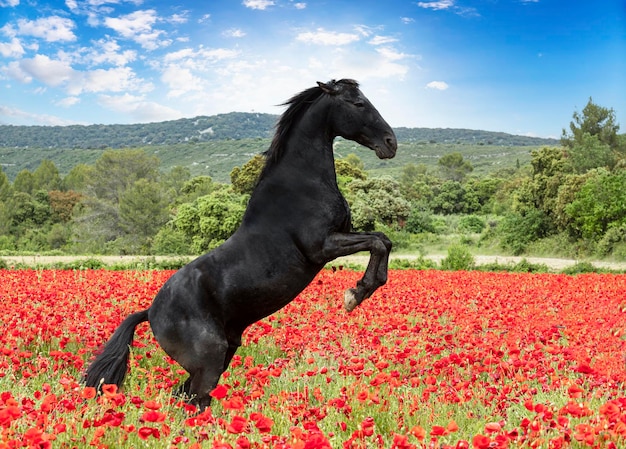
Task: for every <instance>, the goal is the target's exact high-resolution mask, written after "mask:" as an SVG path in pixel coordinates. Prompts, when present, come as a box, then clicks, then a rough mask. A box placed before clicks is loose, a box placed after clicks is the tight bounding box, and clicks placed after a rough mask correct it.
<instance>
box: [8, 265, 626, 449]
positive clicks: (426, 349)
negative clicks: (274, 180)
mask: <svg viewBox="0 0 626 449" xmlns="http://www.w3.org/2000/svg"><path fill="white" fill-rule="evenodd" d="M172 273H173V272H172V271H145V270H126V271H110V270H51V269H38V270H27V269H25V270H6V269H5V270H0V298H1V301H2V309H1V310H0V323H1V325H2V328H3V329H4V331H3V333H2V337H1V340H0V366H1V367H2V369H1V370H0V448H8V447H11V448H13V447H60V448H72V447H88V446H94V447H100V448H106V447H109V448H119V447H150V448H160V447H163V448H166V447H167V448H171V447H181V448H198V447H209V448H232V449H234V448H299V449H301V448H342V447H343V448H469V447H473V448H481V449H483V448H484V449H486V448H494V447H495V448H507V447H509V448H512V447H515V448H518V447H519V448H565V447H572V448H586V447H598V448H617V447H624V445H625V444H626V393H625V390H624V382H625V381H626V370H625V366H624V351H625V349H626V345H625V338H626V325H625V322H626V321H625V320H624V318H625V317H624V315H625V313H626V302H625V300H624V298H626V276H625V275H612V274H588V275H579V276H567V275H563V274H528V273H526V274H520V273H516V274H513V273H484V272H464V271H458V272H445V271H436V270H426V271H417V270H403V271H396V270H394V271H392V272H391V273H390V280H389V282H388V284H387V285H386V286H385V287H383V288H382V289H380V290H378V291H377V292H376V293H375V294H374V295H373V297H371V298H369V299H368V300H367V301H365V302H364V303H363V304H362V305H361V306H360V307H358V308H357V309H356V310H355V311H354V312H352V313H351V314H347V313H346V312H345V311H344V310H343V309H342V299H341V298H342V296H343V291H344V290H345V289H346V288H349V287H351V286H353V285H354V283H355V282H356V281H357V279H358V278H359V277H360V273H358V272H354V271H349V270H338V269H334V270H330V269H329V270H324V271H322V273H320V275H319V276H318V277H317V278H316V279H315V280H314V281H313V282H312V283H311V285H310V286H309V287H308V288H307V289H306V290H305V291H304V292H303V293H302V294H301V295H300V296H299V297H298V298H296V300H294V301H293V302H292V303H291V304H289V305H288V306H287V307H285V308H284V309H282V310H281V311H279V312H278V313H276V314H275V315H273V316H270V317H268V318H267V319H265V320H263V321H261V322H259V323H257V324H255V325H253V326H251V327H250V328H249V329H248V330H247V331H246V333H245V335H244V344H243V346H242V347H241V348H240V350H239V352H238V354H237V355H236V356H235V358H234V360H233V363H232V365H231V367H230V369H229V370H228V371H227V372H226V373H225V375H224V376H223V379H222V381H221V383H220V386H219V387H218V388H217V389H216V390H215V391H214V392H213V396H214V398H215V399H214V401H213V405H212V407H211V409H210V410H207V411H205V412H204V413H201V414H197V412H196V411H195V410H193V408H192V407H190V406H188V405H186V403H185V402H184V401H182V400H181V399H179V398H177V397H176V396H174V395H172V392H173V390H174V389H175V387H176V386H177V385H178V384H180V382H181V381H182V380H184V378H185V376H184V372H183V370H181V368H180V367H179V366H178V365H177V364H176V363H175V362H174V361H173V360H171V359H170V358H169V357H167V355H165V354H164V353H163V352H162V350H161V349H160V348H159V347H158V346H157V344H156V343H155V341H154V339H153V337H152V333H151V332H150V330H149V327H148V326H147V325H145V326H143V325H142V326H140V327H139V328H138V332H137V334H136V339H135V342H134V343H133V348H132V354H133V356H132V358H131V363H130V365H131V366H130V374H129V376H128V377H127V379H126V382H125V385H124V388H123V390H121V391H117V390H116V389H115V388H112V387H107V386H105V388H104V394H103V395H101V396H95V391H94V390H93V389H90V388H84V387H83V386H81V384H80V377H81V373H82V372H83V370H84V368H85V366H86V363H87V362H88V360H89V358H90V357H91V356H92V354H93V352H94V351H96V350H97V348H98V347H99V346H100V345H101V344H102V343H104V341H105V340H106V339H107V338H108V337H109V336H110V335H111V333H112V332H113V330H114V329H115V328H116V327H117V325H118V324H119V323H120V322H121V320H122V319H123V318H124V317H125V316H126V315H128V314H129V313H131V312H133V311H136V310H138V309H140V308H145V307H147V306H149V304H150V302H151V300H152V298H153V297H154V295H155V294H156V292H157V291H158V289H159V288H160V286H161V285H162V284H163V283H164V282H165V280H167V278H168V277H169V276H171V274H172Z"/></svg>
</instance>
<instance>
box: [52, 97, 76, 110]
mask: <svg viewBox="0 0 626 449" xmlns="http://www.w3.org/2000/svg"><path fill="white" fill-rule="evenodd" d="M78 103H80V98H78V97H65V98H63V99H62V100H59V101H57V102H56V103H55V104H56V105H57V106H61V107H63V108H69V107H70V106H74V105H75V104H78Z"/></svg>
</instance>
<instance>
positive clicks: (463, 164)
mask: <svg viewBox="0 0 626 449" xmlns="http://www.w3.org/2000/svg"><path fill="white" fill-rule="evenodd" d="M438 165H439V170H440V171H441V175H442V177H443V178H444V179H448V180H452V181H457V182H462V181H463V180H464V179H465V176H467V174H468V173H470V172H471V171H473V170H474V167H472V164H470V163H469V162H467V161H465V160H463V155H462V154H461V153H459V152H454V153H448V154H445V155H443V156H442V157H441V158H439V161H438Z"/></svg>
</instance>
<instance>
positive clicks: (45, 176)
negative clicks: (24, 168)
mask: <svg viewBox="0 0 626 449" xmlns="http://www.w3.org/2000/svg"><path fill="white" fill-rule="evenodd" d="M33 184H34V185H33V188H34V189H35V190H46V191H48V192H49V191H50V190H59V189H60V188H61V184H62V182H61V177H60V176H59V170H58V169H57V166H56V165H54V162H52V161H50V160H48V159H44V160H43V161H41V164H39V167H37V168H36V169H35V171H34V172H33Z"/></svg>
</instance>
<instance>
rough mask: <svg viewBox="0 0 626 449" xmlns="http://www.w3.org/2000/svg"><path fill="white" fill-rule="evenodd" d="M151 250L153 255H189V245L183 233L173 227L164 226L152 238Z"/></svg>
mask: <svg viewBox="0 0 626 449" xmlns="http://www.w3.org/2000/svg"><path fill="white" fill-rule="evenodd" d="M152 250H153V252H154V253H155V254H162V255H185V254H191V253H192V251H191V244H190V241H189V239H188V238H187V236H186V235H185V233H184V232H182V231H180V230H178V229H176V228H175V227H173V226H164V227H162V228H161V229H160V230H159V232H157V234H156V235H155V236H154V239H153V242H152Z"/></svg>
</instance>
